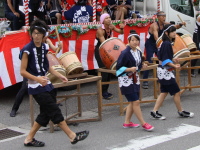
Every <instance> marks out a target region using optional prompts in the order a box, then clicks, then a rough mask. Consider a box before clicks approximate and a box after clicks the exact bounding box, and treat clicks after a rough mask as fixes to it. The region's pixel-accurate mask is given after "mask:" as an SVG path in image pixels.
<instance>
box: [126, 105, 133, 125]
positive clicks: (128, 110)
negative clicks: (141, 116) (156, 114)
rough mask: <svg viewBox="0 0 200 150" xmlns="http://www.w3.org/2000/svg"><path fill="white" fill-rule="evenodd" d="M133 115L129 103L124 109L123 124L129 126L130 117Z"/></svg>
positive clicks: (131, 106)
mask: <svg viewBox="0 0 200 150" xmlns="http://www.w3.org/2000/svg"><path fill="white" fill-rule="evenodd" d="M132 115H133V103H132V102H130V103H129V104H128V106H127V107H126V116H125V122H124V123H125V124H129V123H130V121H131V117H132Z"/></svg>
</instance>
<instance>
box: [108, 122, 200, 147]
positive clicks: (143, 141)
mask: <svg viewBox="0 0 200 150" xmlns="http://www.w3.org/2000/svg"><path fill="white" fill-rule="evenodd" d="M198 131H200V127H197V126H193V125H187V124H181V125H180V126H179V127H175V128H171V129H168V132H169V134H166V135H159V136H156V135H149V136H146V137H141V138H138V139H132V140H129V141H128V144H127V145H126V146H124V143H123V146H121V145H119V146H118V147H119V148H118V147H116V146H114V147H111V148H109V149H112V150H131V149H134V150H141V149H145V148H148V147H151V146H154V145H157V144H160V143H163V142H167V141H170V140H173V139H176V138H179V137H182V136H186V135H188V134H191V133H195V132H198Z"/></svg>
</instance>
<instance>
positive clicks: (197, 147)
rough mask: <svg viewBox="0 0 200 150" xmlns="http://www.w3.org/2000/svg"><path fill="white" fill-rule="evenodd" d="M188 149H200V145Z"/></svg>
mask: <svg viewBox="0 0 200 150" xmlns="http://www.w3.org/2000/svg"><path fill="white" fill-rule="evenodd" d="M188 150H200V145H199V146H196V147H193V148H190V149H188Z"/></svg>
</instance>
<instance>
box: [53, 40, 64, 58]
mask: <svg viewBox="0 0 200 150" xmlns="http://www.w3.org/2000/svg"><path fill="white" fill-rule="evenodd" d="M60 43H61V44H62V45H63V42H62V41H60ZM55 46H56V47H58V42H56V43H55ZM62 53H63V49H61V50H60V52H59V53H57V55H56V57H57V58H59V57H60V56H61V55H62Z"/></svg>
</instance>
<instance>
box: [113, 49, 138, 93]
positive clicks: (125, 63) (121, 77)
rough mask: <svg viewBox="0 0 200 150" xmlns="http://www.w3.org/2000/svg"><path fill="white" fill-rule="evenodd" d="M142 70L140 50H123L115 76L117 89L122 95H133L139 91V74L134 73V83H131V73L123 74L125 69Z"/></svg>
mask: <svg viewBox="0 0 200 150" xmlns="http://www.w3.org/2000/svg"><path fill="white" fill-rule="evenodd" d="M131 67H138V70H140V69H141V68H142V52H141V51H140V50H138V49H137V50H136V51H133V50H132V49H131V48H130V46H127V47H126V49H125V50H123V51H122V52H121V54H120V56H119V58H118V60H117V66H116V76H117V77H118V82H119V87H120V89H121V93H122V94H123V95H129V94H135V93H137V94H138V93H139V91H140V79H139V74H138V72H136V81H133V77H132V76H131V74H133V73H132V72H125V70H126V69H127V68H131Z"/></svg>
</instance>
